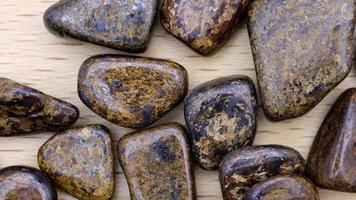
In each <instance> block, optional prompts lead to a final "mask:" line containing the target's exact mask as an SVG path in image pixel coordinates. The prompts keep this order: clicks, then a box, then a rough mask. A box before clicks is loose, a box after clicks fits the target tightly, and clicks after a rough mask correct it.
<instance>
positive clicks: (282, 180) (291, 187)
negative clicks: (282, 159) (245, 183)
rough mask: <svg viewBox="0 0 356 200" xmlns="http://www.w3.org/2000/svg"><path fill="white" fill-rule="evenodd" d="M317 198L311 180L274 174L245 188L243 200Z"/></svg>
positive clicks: (317, 194)
mask: <svg viewBox="0 0 356 200" xmlns="http://www.w3.org/2000/svg"><path fill="white" fill-rule="evenodd" d="M261 199H263V200H298V199H300V200H302V199H305V200H319V193H318V190H317V188H316V187H315V186H314V184H313V183H312V182H310V181H309V180H308V179H306V178H304V177H302V176H296V175H292V174H288V175H287V174H286V175H279V176H274V177H272V178H270V179H267V180H265V181H262V182H260V183H258V184H256V185H254V186H253V187H252V188H250V189H249V190H247V192H246V195H245V196H244V198H243V200H261Z"/></svg>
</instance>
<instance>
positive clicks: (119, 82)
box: [78, 55, 188, 128]
mask: <svg viewBox="0 0 356 200" xmlns="http://www.w3.org/2000/svg"><path fill="white" fill-rule="evenodd" d="M187 90H188V75H187V72H186V70H185V69H184V68H183V67H182V66H181V65H179V64H177V63H174V62H170V61H166V60H160V59H154V58H144V57H132V56H125V55H100V56H95V57H92V58H89V59H88V60H86V61H85V62H84V64H83V65H82V67H81V69H80V72H79V80H78V91H79V96H80V98H81V100H82V101H83V102H84V103H85V105H87V106H88V107H89V108H90V109H91V110H93V111H94V112H95V113H97V114H98V115H100V116H101V117H103V118H105V119H107V120H109V121H111V122H113V123H115V124H117V125H120V126H124V127H130V128H142V127H145V126H148V125H150V124H152V123H154V122H155V121H157V120H158V119H159V118H161V117H162V116H163V115H165V114H166V113H167V112H168V111H170V110H171V109H173V108H174V107H175V106H176V105H177V104H178V103H179V102H180V101H181V100H183V99H184V97H185V96H186V94H187Z"/></svg>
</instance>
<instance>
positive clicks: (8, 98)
mask: <svg viewBox="0 0 356 200" xmlns="http://www.w3.org/2000/svg"><path fill="white" fill-rule="evenodd" d="M78 117H79V110H78V109H77V108H76V107H75V106H73V105H71V104H69V103H67V102H64V101H62V100H59V99H56V98H54V97H51V96H48V95H46V94H43V93H42V92H40V91H38V90H35V89H32V88H29V87H27V86H24V85H21V84H19V83H16V82H14V81H12V80H10V79H6V78H0V136H13V135H23V134H29V133H33V132H40V131H60V130H63V129H66V128H68V127H69V126H71V125H72V124H74V123H75V122H76V121H77V119H78Z"/></svg>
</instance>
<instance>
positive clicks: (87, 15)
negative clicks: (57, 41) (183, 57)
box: [43, 0, 158, 52]
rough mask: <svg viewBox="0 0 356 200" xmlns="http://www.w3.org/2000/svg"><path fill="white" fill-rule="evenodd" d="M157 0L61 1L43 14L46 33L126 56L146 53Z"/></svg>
mask: <svg viewBox="0 0 356 200" xmlns="http://www.w3.org/2000/svg"><path fill="white" fill-rule="evenodd" d="M157 7H158V1H157V0H141V1H137V0H125V1H122V0H105V1H98V0H61V1H59V2H58V3H56V4H54V5H53V6H51V7H50V8H48V9H47V11H46V12H45V14H44V17H43V18H44V22H45V24H46V27H47V29H48V30H49V31H51V32H53V33H56V34H59V35H62V36H65V35H68V36H71V37H74V38H76V39H79V40H83V41H86V42H91V43H94V44H98V45H102V46H106V47H110V48H115V49H119V50H123V51H128V52H143V51H145V50H146V48H147V45H148V43H149V40H150V36H151V29H152V24H153V22H154V18H155V13H156V9H157Z"/></svg>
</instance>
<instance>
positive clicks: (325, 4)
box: [249, 0, 356, 121]
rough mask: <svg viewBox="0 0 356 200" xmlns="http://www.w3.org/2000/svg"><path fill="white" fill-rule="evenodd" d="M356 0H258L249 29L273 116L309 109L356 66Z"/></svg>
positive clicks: (265, 98) (263, 93) (279, 117)
mask: <svg viewBox="0 0 356 200" xmlns="http://www.w3.org/2000/svg"><path fill="white" fill-rule="evenodd" d="M355 8H356V4H355V1H354V0H338V1H335V0H318V1H310V0H298V1H296V0H283V1H280V0H279V1H277V0H275V1H270V0H259V1H254V2H253V3H252V7H251V9H250V10H249V32H250V41H251V46H252V52H253V55H254V60H255V67H256V72H257V79H258V83H259V89H260V94H261V95H260V96H261V102H262V106H263V109H264V112H265V114H266V116H267V117H268V118H269V119H270V120H274V121H280V120H285V119H290V118H295V117H298V116H301V115H303V114H305V113H307V112H308V111H309V110H311V109H312V108H313V107H314V106H315V105H317V104H318V103H319V102H320V101H321V100H322V99H323V98H324V97H325V96H326V95H327V94H328V93H329V92H330V91H331V90H332V89H333V88H335V87H336V86H337V85H338V84H339V83H340V82H341V81H342V80H344V78H345V77H346V76H347V74H348V73H349V72H350V70H351V67H352V66H353V65H354V59H353V57H354V48H355V46H354V45H353V42H352V35H353V30H354V27H355V12H356V9H355Z"/></svg>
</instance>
